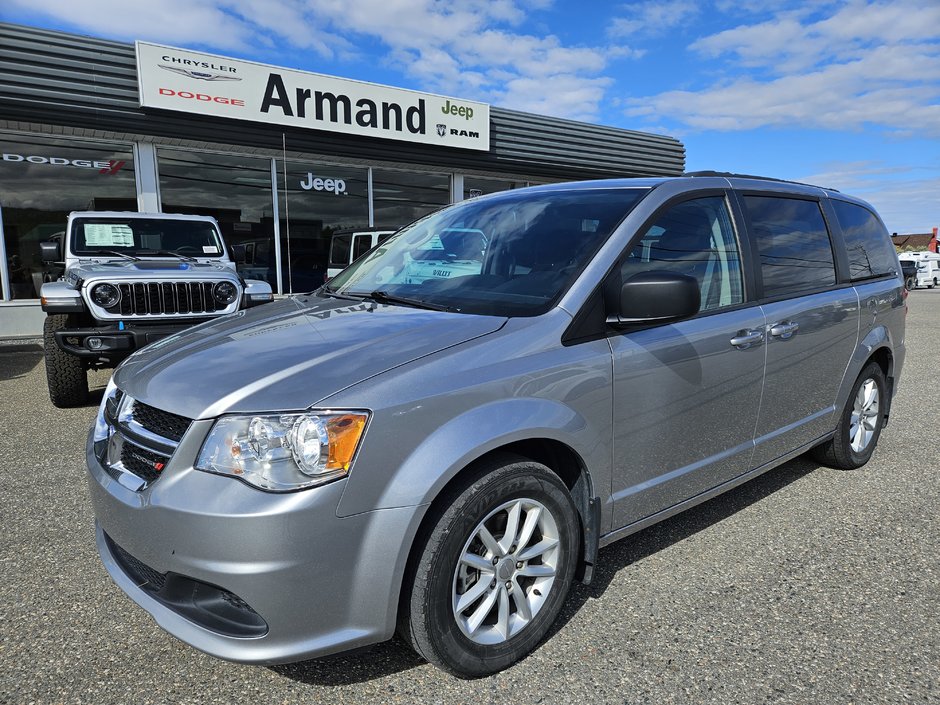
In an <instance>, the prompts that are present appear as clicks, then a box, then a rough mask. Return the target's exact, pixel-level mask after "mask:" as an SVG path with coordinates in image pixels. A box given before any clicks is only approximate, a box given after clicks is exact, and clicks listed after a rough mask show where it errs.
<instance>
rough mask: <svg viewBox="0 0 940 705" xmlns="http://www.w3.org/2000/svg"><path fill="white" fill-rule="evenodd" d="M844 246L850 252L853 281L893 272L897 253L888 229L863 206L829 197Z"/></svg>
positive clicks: (850, 271) (850, 272)
mask: <svg viewBox="0 0 940 705" xmlns="http://www.w3.org/2000/svg"><path fill="white" fill-rule="evenodd" d="M832 206H833V208H834V209H835V212H836V218H838V220H839V225H841V226H842V236H843V237H844V238H845V248H846V250H848V255H849V274H850V275H851V277H852V281H857V280H859V279H871V278H872V277H879V276H882V275H884V274H894V273H895V270H896V269H897V263H896V262H897V256H896V255H895V252H894V246H893V245H892V244H891V240H890V239H889V237H888V231H887V230H886V229H885V227H884V226H883V225H882V224H881V223H880V222H879V221H878V219H877V218H876V217H875V216H874V214H873V213H872V212H871V211H869V210H868V209H866V208H863V207H862V206H858V205H856V204H854V203H846V202H845V201H835V200H834V201H832Z"/></svg>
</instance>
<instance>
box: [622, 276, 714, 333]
mask: <svg viewBox="0 0 940 705" xmlns="http://www.w3.org/2000/svg"><path fill="white" fill-rule="evenodd" d="M701 305H702V295H701V292H700V291H699V285H698V280H697V279H695V277H690V276H689V275H687V274H679V273H677V272H641V273H639V274H636V275H634V276H632V277H630V278H629V279H627V281H625V282H624V283H623V285H622V286H621V288H620V306H619V309H620V310H619V311H617V312H616V313H615V315H613V316H610V317H608V319H607V322H608V323H609V324H611V325H613V326H627V325H635V324H638V323H639V324H642V323H665V322H668V321H677V320H680V319H682V318H689V317H690V316H694V315H695V314H696V313H698V311H699V308H700V307H701Z"/></svg>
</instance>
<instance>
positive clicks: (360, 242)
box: [353, 235, 372, 262]
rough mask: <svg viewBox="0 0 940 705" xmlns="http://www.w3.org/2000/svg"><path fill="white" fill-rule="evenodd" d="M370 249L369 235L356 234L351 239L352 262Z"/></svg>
mask: <svg viewBox="0 0 940 705" xmlns="http://www.w3.org/2000/svg"><path fill="white" fill-rule="evenodd" d="M371 249H372V236H371V235H356V239H355V240H354V241H353V262H355V261H356V260H357V259H359V258H360V257H362V256H363V255H364V254H365V253H366V252H368V251H369V250H371Z"/></svg>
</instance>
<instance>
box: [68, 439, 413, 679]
mask: <svg viewBox="0 0 940 705" xmlns="http://www.w3.org/2000/svg"><path fill="white" fill-rule="evenodd" d="M185 444H186V443H185V439H184V445H185ZM182 448H183V446H181V450H182ZM177 454H179V453H177ZM86 456H87V462H88V471H89V475H88V484H89V489H90V493H91V500H92V504H93V507H94V512H95V516H96V518H97V521H96V534H97V544H98V551H99V554H100V555H101V559H102V561H103V562H104V565H105V568H106V569H107V570H108V573H109V574H110V575H111V577H112V579H113V580H114V581H115V583H117V585H118V586H119V587H120V588H121V589H122V590H124V592H126V593H127V594H128V596H130V597H131V599H133V600H134V601H135V602H136V603H137V604H138V605H140V606H141V607H143V608H144V609H145V610H147V612H149V613H150V615H151V616H152V617H153V618H154V620H156V622H157V623H158V624H159V625H160V626H161V627H163V629H165V630H166V631H168V632H169V633H170V634H172V635H174V636H176V637H177V638H179V639H181V640H182V641H184V642H186V643H188V644H190V645H192V646H194V647H196V648H197V649H200V650H201V651H204V652H206V653H208V654H211V655H213V656H217V657H219V658H223V659H227V660H230V661H236V662H241V663H257V664H275V663H285V662H292V661H299V660H304V659H308V658H315V657H319V656H325V655H327V654H331V653H336V652H339V651H344V650H347V649H351V648H355V647H358V646H363V645H365V644H370V643H375V642H378V641H383V640H385V639H388V638H390V637H391V636H392V634H393V632H394V628H395V619H396V613H397V607H398V592H399V589H400V586H401V577H402V573H403V571H404V566H405V564H406V562H407V556H408V549H409V547H410V543H411V538H412V537H413V535H414V533H415V531H416V529H417V524H418V522H419V520H420V513H421V512H420V509H421V508H419V507H406V508H399V509H385V510H377V511H372V512H365V513H362V514H357V515H354V516H350V517H345V518H339V517H337V516H336V507H337V504H338V503H339V499H340V497H341V495H342V492H343V489H344V486H345V482H343V481H339V482H334V483H331V484H329V485H325V486H323V487H319V488H315V489H311V490H306V491H302V492H295V493H290V494H272V493H266V492H262V491H260V490H256V489H254V488H252V487H249V486H248V485H246V484H244V483H242V482H239V481H238V480H236V479H233V478H227V477H221V476H217V475H211V474H208V473H203V472H200V471H198V470H193V469H192V467H185V466H180V464H179V463H175V462H174V461H175V460H176V458H175V456H174V458H173V459H171V461H170V462H169V463H168V464H167V466H166V468H165V469H164V471H163V475H162V476H161V477H160V478H159V479H158V480H157V481H155V482H154V483H153V484H151V485H150V486H148V487H147V488H145V489H144V490H142V491H140V492H135V491H133V490H131V489H128V488H127V487H125V486H123V485H121V484H120V483H119V482H118V481H117V480H116V479H114V478H113V477H112V476H111V475H109V474H108V473H107V471H106V470H105V469H104V468H103V467H102V465H101V464H100V463H99V461H98V459H97V458H96V457H95V454H94V451H93V446H92V442H91V438H90V437H89V443H88V448H87V452H86ZM118 547H119V548H118ZM128 556H131V557H133V559H135V560H136V561H138V562H139V563H140V564H144V567H145V568H146V567H149V568H150V569H152V570H153V571H155V572H156V573H159V574H163V575H168V576H170V579H171V580H172V579H173V578H174V577H180V578H181V580H178V584H183V583H185V585H184V592H185V591H189V592H186V595H185V596H184V597H185V599H182V600H180V599H177V600H176V601H175V602H174V600H167V599H164V598H165V595H161V594H155V591H154V589H153V585H147V584H143V583H144V580H142V579H141V573H140V571H139V570H138V571H135V570H132V569H129V568H128V566H129V563H128V561H129V558H128ZM187 581H188V582H187ZM193 585H195V586H196V587H195V588H193V587H192V586H193ZM200 586H202V587H200ZM207 589H208V590H209V591H210V592H211V589H216V590H217V591H221V593H228V594H230V595H232V596H234V597H235V598H236V602H237V603H238V604H242V605H244V604H247V606H249V607H250V610H251V611H252V612H254V613H256V615H257V616H258V617H260V619H261V620H263V627H259V628H258V629H256V630H255V631H254V632H250V631H246V632H242V635H241V636H235V635H234V634H238V633H239V631H238V630H237V629H236V630H234V631H233V630H232V629H226V628H224V626H223V627H220V626H218V625H219V624H220V623H219V622H216V621H213V620H212V619H211V618H204V616H205V614H204V613H200V610H199V604H198V603H199V599H197V598H198V595H200V594H201V595H202V596H203V606H205V605H206V604H209V603H207V602H205V600H209V602H211V601H212V599H213V597H212V595H209V596H208V597H206V594H207V593H206V590H207ZM200 590H201V591H202V592H201V593H200ZM221 593H219V594H221ZM222 597H224V595H222ZM227 601H229V600H227ZM229 602H230V601H229ZM181 604H183V605H186V606H187V607H185V608H181V607H180V605H181ZM193 605H195V608H193ZM210 610H211V606H210ZM203 612H204V611H203ZM236 616H237V615H236Z"/></svg>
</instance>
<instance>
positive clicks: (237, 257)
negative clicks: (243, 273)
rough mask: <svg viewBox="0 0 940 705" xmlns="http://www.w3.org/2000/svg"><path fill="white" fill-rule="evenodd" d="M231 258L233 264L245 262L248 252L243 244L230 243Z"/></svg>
mask: <svg viewBox="0 0 940 705" xmlns="http://www.w3.org/2000/svg"><path fill="white" fill-rule="evenodd" d="M232 259H233V260H234V262H235V264H245V262H246V261H248V252H247V251H246V250H245V246H244V245H232Z"/></svg>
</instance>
